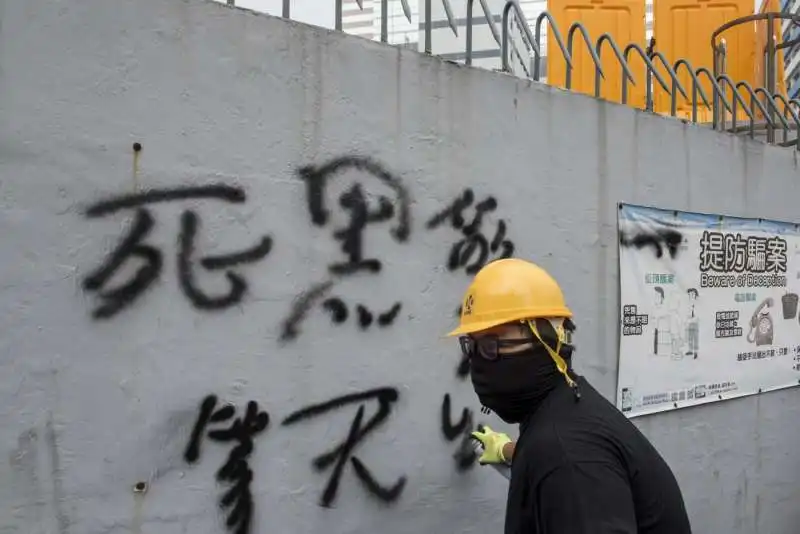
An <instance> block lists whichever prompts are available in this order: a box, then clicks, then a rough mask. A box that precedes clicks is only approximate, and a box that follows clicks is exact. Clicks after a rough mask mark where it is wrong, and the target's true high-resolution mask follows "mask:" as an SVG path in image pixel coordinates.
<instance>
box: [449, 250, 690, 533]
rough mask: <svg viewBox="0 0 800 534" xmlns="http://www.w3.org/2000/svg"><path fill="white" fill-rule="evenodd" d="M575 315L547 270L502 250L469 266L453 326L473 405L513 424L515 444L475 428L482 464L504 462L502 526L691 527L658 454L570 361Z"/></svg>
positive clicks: (567, 529) (534, 529)
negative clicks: (472, 270)
mask: <svg viewBox="0 0 800 534" xmlns="http://www.w3.org/2000/svg"><path fill="white" fill-rule="evenodd" d="M571 317H572V312H570V310H569V309H568V308H567V306H566V305H565V303H564V296H563V294H562V292H561V288H559V286H558V284H557V283H556V281H555V280H554V279H553V278H552V277H551V276H550V275H549V274H548V273H547V272H545V271H544V270H543V269H541V268H540V267H538V266H536V265H534V264H533V263H530V262H526V261H523V260H519V259H504V260H498V261H494V262H491V263H489V264H488V265H486V266H485V267H484V268H483V269H481V270H480V272H478V274H477V275H475V279H474V280H473V281H472V284H471V285H470V286H469V289H467V292H466V294H465V295H464V299H463V302H462V310H461V321H460V325H459V327H458V328H457V329H455V330H454V331H453V332H451V333H450V334H449V335H451V336H460V337H459V341H460V343H461V348H462V350H463V352H464V354H465V355H466V356H467V357H468V358H469V362H470V374H471V377H472V384H473V386H474V388H475V393H476V394H477V395H478V398H479V399H480V402H481V404H483V405H484V406H485V407H486V408H488V409H489V410H491V411H493V412H495V413H496V414H497V415H498V416H499V417H500V418H501V419H503V420H504V421H506V422H507V423H513V424H519V428H520V436H519V439H518V441H517V442H516V443H514V442H512V440H511V438H509V437H508V436H507V435H505V434H500V433H498V432H494V431H492V430H491V429H490V428H488V427H484V429H483V430H482V431H480V432H475V433H473V436H474V437H475V438H476V439H478V440H480V441H481V443H482V444H483V445H484V453H483V455H482V456H481V458H480V462H481V463H482V464H486V463H501V462H505V463H508V464H510V465H511V482H510V484H509V491H508V502H507V505H506V520H505V532H506V534H612V533H613V534H690V533H691V527H690V526H689V519H688V517H687V515H686V509H685V506H684V503H683V497H682V496H681V491H680V488H679V487H678V483H677V481H676V480H675V476H674V475H673V474H672V471H670V468H669V467H668V466H667V464H666V462H665V461H664V459H663V458H662V457H661V456H660V455H659V453H658V452H657V451H656V450H655V448H653V446H652V445H651V444H650V442H649V441H648V440H647V438H645V437H644V435H643V434H642V433H641V432H639V430H638V429H637V428H636V427H635V426H634V425H633V424H632V423H631V422H630V421H628V419H627V418H626V417H625V416H624V415H622V413H620V412H619V411H618V410H617V409H616V407H614V405H612V404H611V403H609V402H608V401H607V400H606V399H605V398H604V397H603V396H601V395H600V394H599V393H598V392H597V391H596V390H595V389H594V388H593V387H592V386H591V385H590V384H589V383H588V382H587V381H586V379H584V378H583V377H580V376H578V375H577V374H575V373H574V372H573V371H572V369H571V365H570V364H571V356H572V353H573V351H574V348H573V346H572V343H571V339H570V336H571V333H572V332H573V330H574V325H573V323H572V320H571ZM512 459H513V462H512Z"/></svg>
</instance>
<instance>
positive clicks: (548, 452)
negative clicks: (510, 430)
mask: <svg viewBox="0 0 800 534" xmlns="http://www.w3.org/2000/svg"><path fill="white" fill-rule="evenodd" d="M577 381H578V384H579V386H580V392H581V399H580V400H579V401H577V402H576V400H575V395H574V393H573V390H572V389H571V388H570V387H569V386H567V384H566V383H564V384H563V386H559V387H557V388H556V389H554V390H553V391H552V392H551V393H550V394H548V395H547V397H546V398H545V399H544V401H543V402H542V404H541V405H540V406H539V407H538V408H537V409H536V411H535V412H534V413H533V414H532V415H531V417H530V418H529V419H528V420H527V421H526V422H525V423H523V425H521V427H520V438H519V440H518V441H517V444H516V448H515V451H514V459H513V462H512V468H511V482H510V486H509V492H508V504H507V508H506V527H505V533H506V534H612V533H613V534H691V527H690V526H689V518H688V516H687V514H686V508H685V506H684V502H683V497H682V496H681V491H680V488H679V487H678V482H677V481H676V480H675V476H674V475H673V474H672V471H671V470H670V468H669V466H668V465H667V463H666V462H665V461H664V459H663V458H662V457H661V455H660V454H659V453H658V451H656V449H655V448H654V447H653V446H652V445H651V444H650V442H649V441H648V440H647V438H646V437H645V436H644V435H643V434H642V433H641V432H640V431H639V429H638V428H636V426H634V424H633V423H631V422H630V421H629V420H628V419H627V418H626V417H625V416H624V415H623V414H622V413H621V412H620V411H619V410H617V408H616V407H615V406H614V405H613V404H611V403H610V402H608V401H607V400H606V399H605V398H604V397H603V396H602V395H600V394H599V393H598V392H597V390H595V389H594V388H593V387H592V386H591V385H590V384H589V383H588V382H587V381H586V380H585V379H584V378H580V377H579V378H578V380H577Z"/></svg>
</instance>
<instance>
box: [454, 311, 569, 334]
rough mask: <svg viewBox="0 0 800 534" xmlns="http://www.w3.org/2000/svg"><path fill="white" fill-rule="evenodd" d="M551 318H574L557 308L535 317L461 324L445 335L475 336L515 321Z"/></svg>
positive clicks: (513, 317) (500, 318) (501, 318)
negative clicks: (477, 333)
mask: <svg viewBox="0 0 800 534" xmlns="http://www.w3.org/2000/svg"><path fill="white" fill-rule="evenodd" d="M551 317H553V318H555V317H564V318H572V312H571V311H570V309H569V308H567V307H563V308H555V309H551V310H547V311H546V312H540V313H537V314H534V315H528V314H521V315H518V316H511V317H499V318H496V319H490V320H487V321H478V322H474V323H468V324H461V325H459V326H458V328H456V329H455V330H452V331H450V332H448V333H447V334H445V337H455V336H464V335H467V334H474V333H475V332H480V331H482V330H488V329H489V328H494V327H495V326H500V325H501V324H507V323H513V322H515V321H525V320H531V319H537V318H551Z"/></svg>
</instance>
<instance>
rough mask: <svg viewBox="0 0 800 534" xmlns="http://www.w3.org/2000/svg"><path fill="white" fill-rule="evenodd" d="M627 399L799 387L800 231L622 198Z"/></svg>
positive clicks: (633, 406)
mask: <svg viewBox="0 0 800 534" xmlns="http://www.w3.org/2000/svg"><path fill="white" fill-rule="evenodd" d="M618 226H619V274H620V342H619V375H618V381H617V406H618V408H620V409H621V410H622V411H623V412H624V413H625V414H627V415H628V416H629V417H633V416H637V415H644V414H648V413H654V412H660V411H665V410H673V409H677V408H683V407H686V406H693V405H697V404H703V403H707V402H715V401H720V400H724V399H729V398H732V397H739V396H743V395H752V394H755V393H760V392H763V391H769V390H774V389H779V388H785V387H790V386H795V385H797V384H798V379H800V316H799V315H798V293H800V229H799V228H798V226H797V225H795V224H789V223H783V222H776V221H768V220H764V219H742V218H733V217H727V216H722V215H707V214H700V213H687V212H679V211H673V210H663V209H656V208H649V207H643V206H634V205H630V204H620V206H619V215H618Z"/></svg>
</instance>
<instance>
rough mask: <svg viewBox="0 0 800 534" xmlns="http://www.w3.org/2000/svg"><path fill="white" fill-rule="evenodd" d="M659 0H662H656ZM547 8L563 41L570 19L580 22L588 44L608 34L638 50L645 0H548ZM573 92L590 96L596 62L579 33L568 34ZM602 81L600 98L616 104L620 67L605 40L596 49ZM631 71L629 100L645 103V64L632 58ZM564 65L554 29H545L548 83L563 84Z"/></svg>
mask: <svg viewBox="0 0 800 534" xmlns="http://www.w3.org/2000/svg"><path fill="white" fill-rule="evenodd" d="M659 1H661V0H659ZM547 10H548V11H549V12H550V14H551V15H552V16H553V18H554V19H555V21H556V24H557V26H558V29H559V31H560V32H561V35H562V36H563V38H564V43H565V44H566V42H567V33H568V31H569V27H570V26H571V25H572V24H573V23H574V22H580V23H582V24H583V25H584V26H585V27H586V29H587V30H588V33H589V37H590V38H591V40H592V44H591V46H592V47H596V45H597V40H598V38H599V37H600V36H601V35H603V34H604V33H607V34H609V35H611V37H613V39H614V41H615V42H616V43H617V44H618V45H619V48H620V49H621V50H623V51H624V49H625V47H626V46H627V45H628V44H629V43H637V44H639V45H640V46H641V47H642V48H644V47H645V46H646V43H645V20H644V14H645V0H548V2H547ZM572 56H573V57H572V65H573V70H572V87H571V89H572V90H573V91H577V92H581V93H586V94H590V95H594V89H595V65H594V62H593V61H592V58H591V56H590V55H589V53H588V50H587V46H586V43H585V42H584V39H583V37H582V36H581V34H580V32H579V31H576V32H575V36H574V38H573V52H572ZM600 59H601V64H602V67H603V73H604V75H605V79H603V80H601V84H602V85H601V93H600V96H601V97H602V98H604V99H606V100H612V101H614V102H620V100H621V95H622V68H621V66H620V63H619V60H618V59H617V58H616V56H615V54H614V52H613V51H612V49H611V47H610V46H609V44H608V43H604V44H603V45H602V48H601V53H600ZM630 68H631V71H632V74H633V76H634V79H635V81H636V86H632V85H630V84H629V85H628V103H629V104H630V105H633V106H636V107H644V94H645V68H644V64H643V63H642V62H641V61H640V60H635V59H634V60H632V61H631V66H630ZM566 79H567V68H566V62H565V61H564V57H563V55H562V53H561V50H560V48H559V46H558V44H556V40H555V38H554V37H553V32H552V31H549V29H548V32H547V81H548V83H549V84H551V85H556V86H559V87H566Z"/></svg>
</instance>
